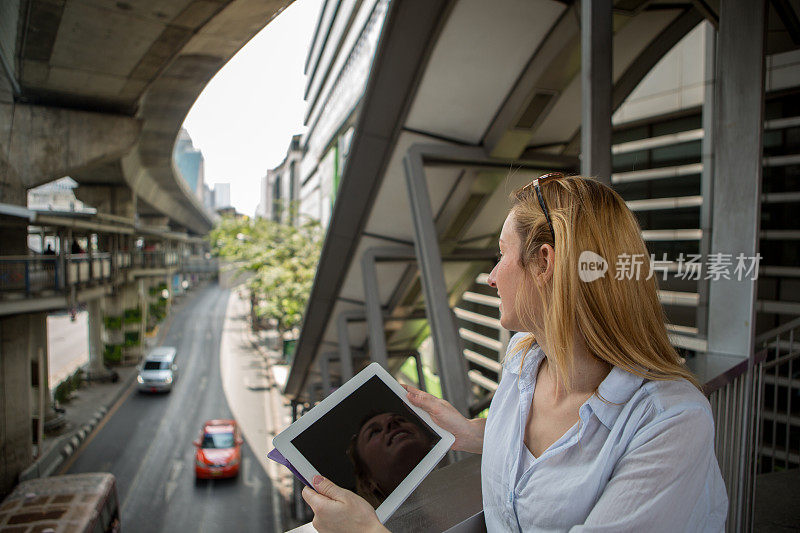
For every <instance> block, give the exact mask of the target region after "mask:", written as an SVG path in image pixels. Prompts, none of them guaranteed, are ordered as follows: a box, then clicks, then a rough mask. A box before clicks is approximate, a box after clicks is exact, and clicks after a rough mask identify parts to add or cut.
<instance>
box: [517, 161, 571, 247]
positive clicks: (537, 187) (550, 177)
mask: <svg viewBox="0 0 800 533" xmlns="http://www.w3.org/2000/svg"><path fill="white" fill-rule="evenodd" d="M563 177H564V173H563V172H550V173H549V174H545V175H544V176H540V177H538V178H536V179H534V180H533V181H532V182H530V183H529V184H527V185H526V186H525V187H523V188H522V190H523V191H524V190H527V189H528V188H531V187H532V188H533V190H534V191H536V198H538V200H539V206H541V208H542V212H543V213H544V217H545V218H546V219H547V225H548V226H550V235H552V236H553V244H555V242H556V232H555V230H554V229H553V221H552V220H551V219H550V211H549V210H548V209H547V204H546V203H545V202H544V196H542V189H541V186H542V185H544V184H545V183H547V182H548V181H554V180H557V179H560V178H563Z"/></svg>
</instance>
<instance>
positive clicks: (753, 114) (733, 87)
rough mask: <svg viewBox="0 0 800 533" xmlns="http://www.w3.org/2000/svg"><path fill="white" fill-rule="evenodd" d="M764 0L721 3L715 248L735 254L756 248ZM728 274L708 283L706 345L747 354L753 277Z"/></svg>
mask: <svg viewBox="0 0 800 533" xmlns="http://www.w3.org/2000/svg"><path fill="white" fill-rule="evenodd" d="M765 4H766V2H765V1H764V0H759V1H750V0H724V1H723V2H722V4H721V7H720V26H719V40H718V48H717V85H718V91H717V101H716V104H715V117H716V119H715V134H716V137H717V139H716V148H717V150H716V153H715V154H714V169H715V186H714V191H713V199H712V201H713V215H712V228H713V234H712V236H711V252H712V253H724V254H732V256H731V257H732V259H733V260H734V261H735V258H736V256H737V255H738V254H743V255H744V256H745V257H754V256H756V254H757V253H758V232H759V222H760V208H761V204H760V198H761V156H762V134H763V124H764V120H763V118H764V66H765V61H764V40H765V27H766V7H765ZM743 35H748V36H750V37H751V38H749V39H743V38H742V36H743ZM731 278H733V279H729V280H726V279H720V280H716V281H715V280H711V281H710V283H709V311H708V349H709V351H713V352H721V353H728V354H732V355H740V356H746V357H750V356H752V355H753V342H754V335H755V312H756V310H755V306H756V281H753V280H749V279H746V280H742V281H739V280H737V279H735V276H731Z"/></svg>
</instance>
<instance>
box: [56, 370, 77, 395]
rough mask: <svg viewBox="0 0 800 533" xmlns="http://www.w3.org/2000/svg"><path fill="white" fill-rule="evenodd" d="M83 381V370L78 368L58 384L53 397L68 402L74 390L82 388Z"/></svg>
mask: <svg viewBox="0 0 800 533" xmlns="http://www.w3.org/2000/svg"><path fill="white" fill-rule="evenodd" d="M81 383H83V370H81V369H80V368H79V369H77V370H76V371H75V372H74V373H73V374H72V375H71V376H69V377H67V378H66V379H64V381H62V382H61V383H59V384H58V386H57V387H56V390H55V392H53V397H54V399H55V400H56V401H57V402H58V403H64V402H68V401H69V399H70V396H71V395H72V392H73V391H75V390H78V388H80V386H81Z"/></svg>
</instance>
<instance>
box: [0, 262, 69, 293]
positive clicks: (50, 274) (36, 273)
mask: <svg viewBox="0 0 800 533" xmlns="http://www.w3.org/2000/svg"><path fill="white" fill-rule="evenodd" d="M61 270H62V269H61V267H60V265H59V261H58V258H57V257H56V256H39V257H30V256H27V255H11V256H3V257H0V291H3V292H19V293H24V294H25V295H30V294H32V293H35V292H42V291H46V290H56V289H58V288H59V287H60V284H61V283H62V276H63V274H62V272H61Z"/></svg>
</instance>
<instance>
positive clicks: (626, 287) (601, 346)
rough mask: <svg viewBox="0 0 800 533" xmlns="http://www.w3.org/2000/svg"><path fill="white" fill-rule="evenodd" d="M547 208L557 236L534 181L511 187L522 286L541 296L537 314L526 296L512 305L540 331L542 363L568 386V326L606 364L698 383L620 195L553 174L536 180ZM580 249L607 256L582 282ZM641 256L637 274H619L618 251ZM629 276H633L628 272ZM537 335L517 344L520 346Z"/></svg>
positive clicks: (529, 343) (531, 327) (526, 347)
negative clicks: (544, 279) (670, 327)
mask: <svg viewBox="0 0 800 533" xmlns="http://www.w3.org/2000/svg"><path fill="white" fill-rule="evenodd" d="M540 190H541V193H542V196H543V197H544V201H545V204H546V206H547V209H548V211H549V212H550V218H551V220H552V223H553V229H554V232H555V242H553V235H552V234H551V233H550V227H549V226H548V223H547V219H546V218H545V216H544V213H543V212H542V208H541V206H540V205H539V201H538V199H537V196H536V191H535V190H534V188H533V187H532V186H526V187H522V188H520V189H517V190H516V191H514V192H513V193H512V194H511V203H512V206H511V214H512V216H513V222H514V228H515V230H516V231H517V234H518V235H519V237H520V241H521V243H522V244H521V247H520V248H521V249H520V263H521V265H522V267H523V269H524V271H525V275H524V276H523V282H522V287H521V292H522V293H523V294H530V290H531V286H533V290H537V291H538V292H539V295H540V297H541V302H542V312H541V315H540V316H537V313H536V312H535V311H534V309H532V305H531V301H530V299H529V298H519V297H518V298H516V301H515V311H516V313H517V316H518V317H519V320H520V322H521V324H522V325H523V327H524V328H525V330H526V331H529V332H533V331H540V332H543V334H544V335H545V337H546V338H547V345H548V354H547V356H548V362H550V363H552V364H554V368H555V370H556V372H557V374H558V376H559V378H560V379H561V381H562V382H563V383H564V385H565V387H566V388H567V390H570V387H571V383H570V379H569V377H570V376H571V375H572V373H571V370H572V365H573V363H574V362H573V359H572V353H573V349H574V344H575V339H574V337H573V335H574V333H575V332H577V333H578V334H580V335H582V337H583V339H584V340H585V343H586V347H587V348H588V350H589V352H590V353H592V354H593V355H594V356H596V357H598V358H599V359H601V360H603V361H605V362H607V363H609V364H610V365H613V366H617V367H620V368H621V369H623V370H626V371H628V372H631V373H633V374H636V375H638V376H641V377H643V378H645V379H649V380H661V381H664V380H673V379H680V378H683V379H686V380H688V381H689V382H691V383H692V384H694V385H695V386H696V387H698V388H699V385H698V383H697V380H696V379H695V378H694V376H693V375H692V373H691V372H690V371H689V370H688V369H687V368H686V367H685V366H684V364H683V359H682V358H681V357H680V356H679V355H678V353H677V351H676V350H675V348H674V347H673V346H672V344H671V343H670V341H669V337H668V335H667V330H666V327H665V325H664V324H665V318H666V317H665V315H664V310H663V308H662V307H661V303H660V302H659V300H658V286H657V282H656V276H655V275H653V276H652V277H651V278H650V279H647V277H648V274H649V273H650V255H649V253H648V251H647V247H646V246H645V244H644V241H643V240H642V237H641V228H640V227H639V224H638V222H637V221H636V218H635V217H634V216H633V213H631V211H630V209H628V206H627V205H626V204H625V202H624V201H623V200H622V198H621V197H620V196H619V195H618V194H617V193H616V192H615V191H614V190H612V189H611V188H610V187H608V186H606V185H604V184H602V183H600V182H598V181H595V180H594V179H590V178H584V177H581V176H567V177H562V178H558V179H553V180H551V181H548V182H546V183H545V184H542V185H540ZM544 244H549V245H551V246H552V247H553V248H554V250H555V264H554V270H553V276H552V278H551V279H550V281H549V282H548V283H547V285H546V286H544V287H539V285H537V284H536V283H535V282H534V274H536V273H539V272H541V268H543V266H546V265H544V263H543V258H542V257H541V250H540V249H541V247H542V245H544ZM583 251H591V252H594V253H596V254H598V255H600V256H601V257H603V258H605V260H606V262H607V263H608V272H607V273H606V274H605V275H604V276H602V277H600V278H599V279H596V280H594V281H591V282H584V281H581V279H580V276H579V273H578V272H579V271H578V267H579V265H578V261H579V257H580V255H581V253H582V252H583ZM623 254H627V256H629V257H636V258H637V262H638V259H639V258H641V273H640V275H638V276H636V275H635V272H634V275H633V276H620V279H617V258H618V257H622V256H623ZM628 277H631V279H628ZM534 342H536V339H535V337H534V336H533V334H531V335H530V336H529V337H527V338H525V339H524V340H523V341H522V342H520V343H519V344H518V345H517V348H518V350H523V353H526V352H527V351H528V350H529V349H530V347H531V346H532V345H533V343H534Z"/></svg>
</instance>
